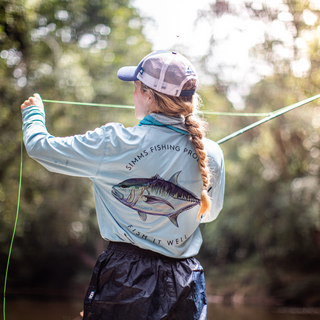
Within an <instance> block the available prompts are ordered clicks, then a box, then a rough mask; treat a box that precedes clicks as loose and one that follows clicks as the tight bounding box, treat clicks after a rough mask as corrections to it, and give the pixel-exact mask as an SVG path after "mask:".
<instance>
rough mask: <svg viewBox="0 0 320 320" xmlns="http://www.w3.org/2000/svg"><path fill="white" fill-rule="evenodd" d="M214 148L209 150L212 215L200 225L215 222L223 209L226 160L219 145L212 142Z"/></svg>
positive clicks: (208, 215)
mask: <svg viewBox="0 0 320 320" xmlns="http://www.w3.org/2000/svg"><path fill="white" fill-rule="evenodd" d="M211 143H212V144H213V148H212V147H211V148H209V151H208V158H209V167H210V171H211V183H210V186H209V188H208V193H209V197H210V199H211V209H210V213H209V214H207V215H205V216H204V217H203V218H202V219H201V221H200V223H205V222H210V221H213V220H215V219H216V218H217V217H218V215H219V212H220V211H221V209H222V207H223V199H224V190H225V171H224V158H223V153H222V150H221V148H220V147H219V145H217V144H216V143H215V142H213V141H211Z"/></svg>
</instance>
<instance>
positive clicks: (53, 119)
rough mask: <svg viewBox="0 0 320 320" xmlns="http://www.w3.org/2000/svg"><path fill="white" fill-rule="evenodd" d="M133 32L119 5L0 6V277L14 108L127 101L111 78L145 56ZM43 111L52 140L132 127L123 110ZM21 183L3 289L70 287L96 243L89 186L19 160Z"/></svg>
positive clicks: (15, 164)
mask: <svg viewBox="0 0 320 320" xmlns="http://www.w3.org/2000/svg"><path fill="white" fill-rule="evenodd" d="M142 25H143V20H142V18H140V16H139V15H138V14H137V12H136V10H135V8H133V7H132V6H131V4H130V1H129V0H121V1H118V0H117V1H116V0H102V1H83V0H69V1H64V0H53V1H46V0H34V1H31V0H4V1H1V3H0V101H1V113H0V131H1V137H0V150H1V159H0V219H1V224H0V235H1V236H0V259H1V261H2V263H1V266H0V270H2V271H3V272H2V273H3V274H4V269H5V261H6V257H7V253H8V248H9V242H10V240H11V234H12V229H13V223H14V218H15V212H16V205H17V193H18V180H19V179H18V177H19V161H20V156H19V154H20V133H21V112H20V105H21V104H22V103H23V101H24V100H25V99H27V98H28V97H29V96H30V95H32V94H33V93H34V92H38V93H40V94H41V96H42V98H43V99H47V100H69V101H83V102H86V101H88V102H98V103H99V102H101V103H111V104H112V103H117V104H126V105H128V104H132V93H133V87H132V86H130V85H129V84H126V83H123V82H121V81H119V80H118V79H117V76H116V74H117V71H118V69H119V68H120V67H122V66H123V65H132V64H136V63H137V61H139V60H140V59H141V57H143V56H144V55H146V54H147V53H149V52H150V51H151V45H150V43H148V42H147V41H146V40H145V39H144V36H143V35H142V32H141V31H142ZM45 108H46V113H47V125H48V129H49V131H50V133H51V134H53V135H59V136H64V135H71V134H76V133H84V132H85V131H87V130H92V129H94V128H96V127H99V126H101V125H103V124H105V123H106V122H110V121H118V122H122V123H124V124H125V125H134V124H136V122H135V121H134V120H133V118H134V117H133V111H132V110H129V111H120V110H113V109H106V108H93V107H71V106H65V105H53V104H47V105H46V106H45ZM22 184H23V185H22V199H21V211H20V217H19V223H18V228H17V234H16V239H15V246H14V250H13V254H12V262H11V265H10V266H11V268H10V272H9V276H10V279H9V283H8V288H9V292H10V287H12V286H13V285H21V283H23V285H24V286H28V287H29V288H31V287H37V286H43V285H46V283H50V285H51V286H55V287H59V286H61V284H62V282H64V281H65V280H66V281H67V282H70V280H71V281H72V277H75V276H76V275H77V274H79V272H81V270H83V268H87V269H88V267H89V270H90V271H91V268H92V264H93V263H94V260H95V257H96V256H97V255H98V254H100V251H101V250H103V247H104V244H102V242H101V241H99V240H98V239H99V237H100V235H99V231H98V226H97V222H96V217H95V210H94V203H93V196H92V193H93V192H92V186H91V183H90V181H89V180H88V179H80V178H71V177H64V176H62V175H58V174H52V173H49V172H47V171H46V170H45V169H44V168H42V167H41V166H40V165H39V164H37V163H36V162H35V161H33V160H31V159H30V158H28V157H27V155H26V154H24V168H23V183H22ZM58 262H59V268H56V266H57V265H58ZM79 265H84V267H79ZM61 273H63V274H64V275H63V276H62V275H61ZM70 277H71V278H70ZM40 279H41V281H40ZM58 279H60V280H58ZM10 281H11V282H10Z"/></svg>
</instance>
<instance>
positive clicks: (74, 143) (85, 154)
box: [22, 106, 105, 178]
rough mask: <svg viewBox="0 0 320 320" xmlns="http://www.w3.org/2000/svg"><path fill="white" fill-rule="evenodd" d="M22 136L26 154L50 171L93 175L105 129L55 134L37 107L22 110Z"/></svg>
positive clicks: (95, 173) (101, 151) (86, 175)
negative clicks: (64, 135) (72, 133)
mask: <svg viewBox="0 0 320 320" xmlns="http://www.w3.org/2000/svg"><path fill="white" fill-rule="evenodd" d="M22 120H23V127H22V128H23V139H24V144H25V147H26V150H27V153H28V155H29V156H30V157H31V158H33V159H34V160H36V161H37V162H39V163H40V164H41V165H43V166H44V167H45V168H46V169H48V170H49V171H51V172H57V173H62V174H66V175H70V176H79V177H89V178H94V177H95V176H96V175H97V173H98V171H99V167H100V164H101V161H102V159H103V155H104V149H105V139H104V135H105V133H104V130H103V129H102V128H97V129H96V130H94V131H88V132H87V133H85V134H83V135H75V136H70V137H63V138H60V137H54V136H52V135H50V134H49V133H48V131H47V128H46V124H45V112H44V110H43V109H41V108H39V107H37V106H31V107H28V108H25V109H24V110H23V112H22Z"/></svg>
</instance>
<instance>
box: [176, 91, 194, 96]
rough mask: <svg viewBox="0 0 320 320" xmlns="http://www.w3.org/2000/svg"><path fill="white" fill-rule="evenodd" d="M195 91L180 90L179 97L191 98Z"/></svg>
mask: <svg viewBox="0 0 320 320" xmlns="http://www.w3.org/2000/svg"><path fill="white" fill-rule="evenodd" d="M195 92H196V90H182V91H181V93H180V96H179V97H192V96H193V95H194V94H195Z"/></svg>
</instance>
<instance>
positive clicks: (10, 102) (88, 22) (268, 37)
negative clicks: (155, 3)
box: [0, 0, 320, 307]
mask: <svg viewBox="0 0 320 320" xmlns="http://www.w3.org/2000/svg"><path fill="white" fill-rule="evenodd" d="M199 19H207V20H209V21H211V22H213V23H212V38H211V47H210V51H209V52H208V54H207V55H205V56H203V57H202V58H201V59H200V60H199V61H197V63H196V64H197V66H198V68H199V71H200V73H201V74H202V75H205V76H206V78H207V79H210V80H211V83H212V84H210V85H209V84H207V85H202V86H201V87H200V94H201V96H202V99H203V105H204V107H203V109H204V110H210V111H236V110H235V109H238V110H243V109H244V111H245V112H271V111H274V110H276V109H279V108H282V107H284V106H286V105H289V104H292V103H295V102H297V101H300V100H303V99H305V98H307V97H311V96H313V95H316V94H319V90H318V88H319V85H320V74H319V72H318V68H319V64H320V53H319V35H320V26H319V25H320V2H319V1H318V0H309V1H308V0H282V1H281V0H279V1H272V2H271V1H270V2H269V1H220V0H216V1H212V5H211V6H210V10H208V11H203V12H200V13H199ZM227 19H233V21H236V23H235V25H236V26H239V27H238V29H237V32H239V33H243V32H245V30H244V28H243V27H242V26H243V25H244V23H245V25H247V26H249V28H255V24H259V25H260V26H261V25H262V26H263V28H262V30H263V33H262V34H261V37H260V38H259V40H258V41H256V43H255V45H254V47H253V48H252V50H251V51H250V59H251V61H252V65H251V66H250V69H248V70H247V71H246V73H245V77H244V78H242V79H241V81H239V78H237V76H236V74H237V70H238V68H241V66H237V65H232V64H230V63H229V64H227V63H226V62H223V61H220V60H219V59H217V57H218V55H219V50H221V48H223V44H224V42H225V41H226V40H227V39H228V36H229V35H228V32H227V31H226V32H225V36H224V37H221V36H219V37H218V36H217V35H218V34H220V33H219V32H218V28H219V21H228V20H227ZM230 21H231V20H230ZM145 22H146V18H142V17H141V16H139V14H138V11H137V10H136V9H135V7H134V6H133V4H132V3H131V2H130V0H90V1H83V0H52V1H47V0H24V1H22V0H2V1H1V2H0V101H1V109H0V110H1V112H0V132H1V135H0V150H1V151H0V152H1V158H0V221H1V223H0V272H1V274H3V275H4V273H5V267H6V260H7V255H8V249H9V244H10V241H11V235H12V230H13V224H14V219H15V213H16V205H17V193H18V181H19V163H20V136H21V113H20V108H19V107H20V105H21V103H22V102H23V101H24V100H25V99H26V98H27V97H28V96H30V95H31V94H33V93H34V92H38V93H40V94H41V96H42V98H43V99H47V100H67V101H83V102H97V103H114V104H125V105H132V104H133V101H132V92H133V86H130V84H127V83H122V82H121V81H118V80H117V77H116V73H117V70H118V69H119V68H120V67H121V66H124V65H136V64H137V63H138V62H139V61H140V60H141V58H142V57H143V56H145V55H146V54H147V53H149V52H150V51H152V45H151V43H149V42H148V41H146V39H145V37H144V35H143V32H142V31H143V26H144V24H145ZM240 45H241V44H240ZM164 49H173V50H177V49H176V48H164ZM234 50H237V48H234ZM177 51H180V52H181V53H182V54H184V52H183V48H181V50H177ZM226 54H227V53H226ZM189 58H190V59H191V58H192V57H189ZM191 60H192V59H191ZM318 105H319V103H317V102H315V103H312V104H309V105H307V106H304V107H302V108H300V109H298V110H295V111H292V112H290V113H288V114H286V115H284V116H281V117H280V118H277V119H275V120H273V121H271V122H269V123H267V124H264V125H263V126H261V127H258V128H256V129H253V130H251V131H249V132H248V133H245V134H243V135H241V136H240V137H238V138H235V139H233V140H231V141H229V142H226V143H225V144H223V145H221V147H222V149H223V151H224V154H225V164H226V196H225V205H224V209H223V211H222V212H221V214H220V216H219V217H218V219H217V220H216V221H215V222H213V223H210V224H206V225H203V226H202V232H203V239H204V243H203V246H202V249H201V252H200V254H199V255H198V259H199V260H200V261H201V262H202V263H203V265H204V266H205V270H206V277H207V286H208V288H207V290H208V293H210V294H213V295H217V296H222V297H224V298H223V299H224V300H225V301H231V300H232V299H233V300H235V299H238V301H245V300H246V299H248V301H249V300H250V299H252V298H255V299H257V301H258V300H259V301H263V300H264V299H270V298H272V299H275V300H276V301H278V302H281V303H283V304H286V305H295V306H318V307H320V210H319V202H320V189H319V175H320V170H319V165H320V161H319V155H320V149H319V148H320V136H319V128H320V107H319V106H318ZM244 107H245V108H244ZM46 113H47V126H48V130H49V132H50V133H51V134H53V135H56V136H65V135H72V134H76V133H84V132H85V131H87V130H89V129H94V128H95V127H98V126H101V125H103V124H105V123H106V122H112V121H116V122H121V123H123V124H124V125H125V126H133V125H136V124H137V123H138V121H137V120H136V119H135V117H134V111H133V110H121V109H106V108H96V107H85V106H81V107H80V106H77V107H71V106H64V105H53V104H46ZM207 119H208V121H209V124H210V136H209V137H210V138H211V139H213V140H218V139H220V138H222V137H224V136H225V135H227V134H230V133H232V132H234V131H236V130H238V129H240V128H242V127H244V126H246V125H248V124H250V123H252V122H254V121H255V120H256V119H252V118H243V117H241V118H236V117H215V116H210V117H208V118H207ZM23 166H24V167H23V180H22V198H21V209H20V216H19V223H18V227H17V233H16V238H15V242H14V248H13V252H12V260H11V262H10V269H9V280H8V288H7V292H8V294H10V293H11V294H28V295H34V294H41V295H43V296H44V295H48V296H55V297H56V296H58V295H60V296H61V294H64V295H67V296H68V295H69V296H72V295H73V296H76V295H78V296H80V297H81V296H82V295H83V294H84V292H85V289H86V286H87V284H88V281H89V279H90V275H91V271H92V268H93V265H94V263H95V260H96V258H97V256H98V255H99V254H100V253H101V251H102V250H103V249H104V248H105V247H106V245H107V243H106V242H105V241H104V240H102V239H101V237H100V234H99V230H98V226H97V221H96V216H95V208H94V201H93V195H92V192H93V191H92V185H91V182H90V181H89V180H87V179H81V178H71V177H65V176H63V175H58V174H54V173H49V172H47V171H46V170H45V169H44V168H42V167H41V166H40V165H39V164H37V163H36V162H35V161H33V160H31V159H29V158H28V157H27V155H26V154H25V153H24V164H23ZM0 281H3V279H1V280H0Z"/></svg>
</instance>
